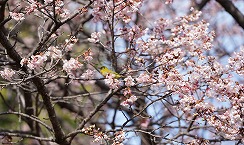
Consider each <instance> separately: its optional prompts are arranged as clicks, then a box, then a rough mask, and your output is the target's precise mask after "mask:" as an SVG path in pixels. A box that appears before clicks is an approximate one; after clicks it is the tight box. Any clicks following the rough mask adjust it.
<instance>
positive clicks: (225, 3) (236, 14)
mask: <svg viewBox="0 0 244 145" xmlns="http://www.w3.org/2000/svg"><path fill="white" fill-rule="evenodd" d="M216 1H217V2H218V3H219V4H220V5H221V6H222V7H223V8H224V9H225V10H226V11H227V12H228V13H229V14H231V16H232V17H233V18H234V19H235V20H236V22H237V23H238V24H239V25H240V26H241V27H242V29H244V16H243V14H242V13H241V12H240V11H239V10H238V9H237V8H236V7H235V5H234V4H233V2H231V1H229V0H216Z"/></svg>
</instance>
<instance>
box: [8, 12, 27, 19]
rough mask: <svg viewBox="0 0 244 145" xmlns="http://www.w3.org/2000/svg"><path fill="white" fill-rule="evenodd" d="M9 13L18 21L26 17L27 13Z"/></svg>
mask: <svg viewBox="0 0 244 145" xmlns="http://www.w3.org/2000/svg"><path fill="white" fill-rule="evenodd" d="M9 15H10V17H11V18H12V19H14V20H16V21H22V20H24V19H25V17H24V16H25V15H24V14H23V13H16V12H9Z"/></svg>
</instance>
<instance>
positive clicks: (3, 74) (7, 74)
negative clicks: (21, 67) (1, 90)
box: [0, 68, 15, 81]
mask: <svg viewBox="0 0 244 145" xmlns="http://www.w3.org/2000/svg"><path fill="white" fill-rule="evenodd" d="M14 74H15V71H14V70H12V69H10V68H4V70H3V71H0V75H1V77H2V78H4V79H6V80H9V81H11V80H12V77H13V75H14Z"/></svg>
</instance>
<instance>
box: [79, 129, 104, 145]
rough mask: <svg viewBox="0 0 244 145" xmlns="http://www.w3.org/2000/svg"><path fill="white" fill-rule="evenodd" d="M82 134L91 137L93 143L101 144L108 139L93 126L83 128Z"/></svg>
mask: <svg viewBox="0 0 244 145" xmlns="http://www.w3.org/2000/svg"><path fill="white" fill-rule="evenodd" d="M82 132H83V133H84V134H87V135H90V136H93V138H94V142H98V143H103V141H104V140H107V139H108V136H107V135H106V134H105V133H103V132H101V131H100V129H99V128H96V126H95V125H91V126H89V127H87V128H83V129H82Z"/></svg>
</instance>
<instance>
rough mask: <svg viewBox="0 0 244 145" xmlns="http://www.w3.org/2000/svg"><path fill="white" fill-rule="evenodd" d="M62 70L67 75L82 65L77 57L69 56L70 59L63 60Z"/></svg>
mask: <svg viewBox="0 0 244 145" xmlns="http://www.w3.org/2000/svg"><path fill="white" fill-rule="evenodd" d="M63 62H64V64H63V70H64V71H66V72H67V73H68V74H69V75H73V71H75V70H77V69H79V68H81V67H82V66H83V64H82V63H80V62H79V61H78V60H77V59H74V58H71V59H70V60H63Z"/></svg>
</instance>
